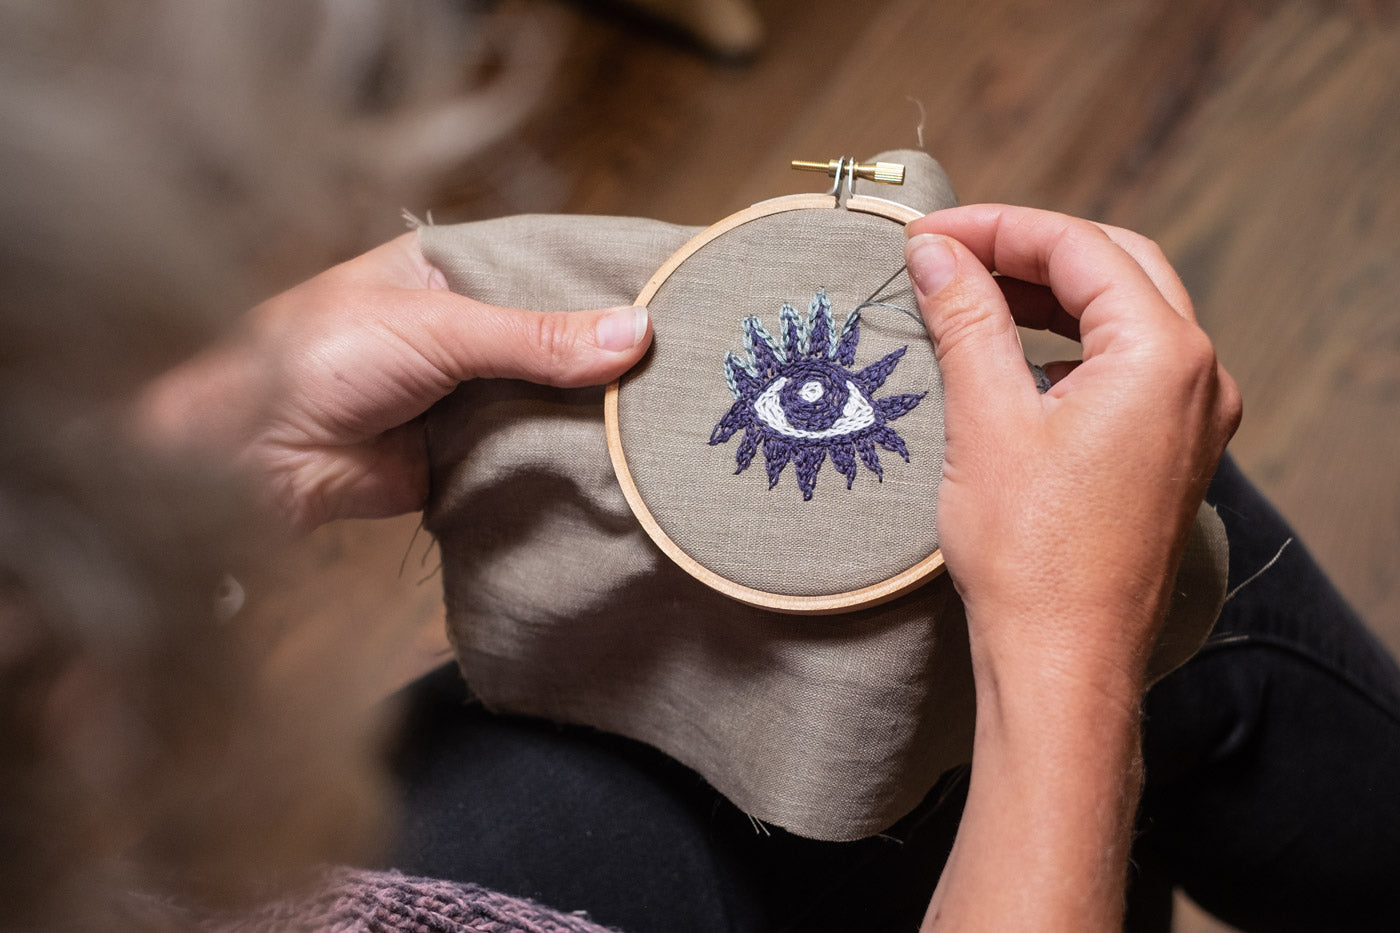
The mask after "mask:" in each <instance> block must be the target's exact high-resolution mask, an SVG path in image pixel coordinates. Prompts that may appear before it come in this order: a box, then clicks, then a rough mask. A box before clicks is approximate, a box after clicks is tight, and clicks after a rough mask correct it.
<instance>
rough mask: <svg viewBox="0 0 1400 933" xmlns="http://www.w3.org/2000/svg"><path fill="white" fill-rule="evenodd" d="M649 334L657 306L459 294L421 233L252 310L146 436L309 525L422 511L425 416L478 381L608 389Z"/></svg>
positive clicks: (179, 385)
mask: <svg viewBox="0 0 1400 933" xmlns="http://www.w3.org/2000/svg"><path fill="white" fill-rule="evenodd" d="M649 340H650V330H649V327H648V320H647V316H646V311H645V309H636V308H630V307H629V308H615V309H610V310H599V311H575V312H569V313H563V312H559V313H541V312H534V311H521V310H517V309H512V308H500V307H493V306H490V305H485V304H482V303H480V302H477V301H473V300H472V299H470V298H466V297H463V296H460V295H456V294H453V293H452V292H450V291H448V290H447V283H446V281H445V280H444V278H443V276H442V273H441V272H439V271H438V270H437V269H434V268H433V267H432V266H431V265H429V264H428V262H427V260H425V259H424V258H423V255H422V253H421V252H420V251H419V249H418V244H417V239H416V237H415V236H414V235H413V234H405V235H404V236H401V237H399V238H398V239H395V240H393V241H391V242H389V243H386V244H385V245H383V246H381V247H379V248H378V249H374V250H371V251H370V252H368V253H365V254H364V255H362V256H360V257H358V258H356V259H352V260H350V261H349V262H346V263H343V264H341V265H339V266H336V267H335V268H333V269H330V270H328V271H326V272H324V273H322V274H320V275H318V276H316V277H315V278H313V279H311V280H309V281H307V282H305V283H303V284H301V285H299V286H297V287H296V288H293V289H291V290H289V291H287V292H284V293H282V294H280V295H277V296H276V297H274V298H271V299H269V300H268V301H266V302H264V303H263V304H262V305H260V306H258V307H257V308H255V309H254V310H253V311H252V312H251V313H250V314H249V315H248V319H247V320H246V321H245V322H244V324H243V326H242V328H241V329H240V331H239V332H238V333H237V334H235V335H234V336H233V338H232V339H230V340H228V341H226V342H224V343H222V344H220V345H218V346H216V347H214V348H212V349H211V350H210V351H208V352H207V353H205V354H204V355H202V356H200V357H198V358H196V359H194V360H192V361H191V362H189V363H187V364H185V365H184V366H181V367H179V368H177V369H176V370H174V371H173V372H171V373H169V374H167V375H165V376H164V377H162V378H161V379H159V380H157V381H156V382H155V383H154V384H153V385H152V386H151V387H149V388H148V390H147V391H146V392H145V394H144V397H143V398H142V400H141V402H140V405H139V408H140V412H139V415H138V421H139V423H140V426H141V429H142V430H143V432H144V433H145V434H146V435H147V437H148V438H150V439H152V440H154V441H156V442H157V443H161V444H163V445H165V446H167V447H172V448H179V449H183V450H184V451H186V452H191V453H193V452H196V451H197V452H199V453H201V454H203V455H204V456H207V457H211V458H215V459H218V458H221V457H233V458H236V460H237V462H238V466H239V467H240V469H241V470H242V471H243V472H245V473H246V474H247V475H249V476H250V477H251V478H252V480H253V482H254V483H255V484H256V485H257V486H258V487H259V488H261V489H262V490H263V491H265V492H266V493H267V495H268V496H269V498H270V499H271V500H272V501H273V502H274V504H275V505H277V506H278V507H280V508H281V509H282V510H284V511H285V512H286V514H287V515H288V516H289V518H290V519H291V520H292V522H293V523H294V524H295V525H297V526H299V527H302V528H311V527H315V526H316V525H318V524H321V523H322V522H325V521H329V520H331V519H334V518H349V517H360V518H371V517H381V516H388V515H395V514H398V513H401V512H407V511H412V510H414V509H417V508H420V507H421V506H422V505H423V502H424V499H425V497H426V495H427V491H428V467H427V456H426V449H425V444H424V437H423V428H422V422H421V419H420V417H419V416H421V415H422V414H423V413H424V412H425V411H426V410H427V409H428V408H429V407H430V406H431V405H432V404H433V403H434V402H437V401H438V400H439V399H441V398H443V397H444V396H446V395H447V394H448V393H449V392H451V391H452V390H453V389H454V388H455V387H456V386H457V384H458V383H460V382H462V381H464V380H467V379H473V378H479V377H486V378H492V377H504V378H515V379H527V380H530V381H532V382H539V383H545V384H549V385H557V386H566V387H568V386H584V385H596V384H600V383H604V382H608V381H610V380H612V379H614V378H616V377H617V376H619V375H621V374H622V373H623V372H624V371H625V370H627V369H628V368H629V367H630V366H632V365H633V364H634V363H636V362H637V360H638V359H640V358H641V356H642V354H643V352H645V350H646V347H647V344H648V342H649Z"/></svg>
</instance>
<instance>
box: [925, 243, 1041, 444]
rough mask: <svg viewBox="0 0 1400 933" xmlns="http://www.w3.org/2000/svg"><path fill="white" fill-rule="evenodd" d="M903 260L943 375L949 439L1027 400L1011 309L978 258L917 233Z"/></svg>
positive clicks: (1027, 380)
mask: <svg viewBox="0 0 1400 933" xmlns="http://www.w3.org/2000/svg"><path fill="white" fill-rule="evenodd" d="M905 260H906V262H907V263H908V266H909V278H910V280H911V281H912V282H913V284H914V293H915V296H916V297H917V298H918V302H919V309H920V310H921V311H922V312H923V316H924V322H925V323H926V324H927V325H928V329H929V335H930V336H931V337H932V338H933V344H934V350H935V352H936V353H937V356H938V363H939V367H940V369H941V370H942V372H943V393H944V406H945V420H946V423H947V426H948V430H949V432H950V434H951V432H953V431H955V430H966V429H967V428H966V427H965V426H967V425H978V424H982V423H983V422H985V421H995V420H996V417H995V415H996V414H997V413H998V412H1001V411H1005V408H1004V406H1008V405H1009V406H1015V405H1017V404H1024V403H1029V402H1031V401H1033V400H1034V399H1035V397H1036V392H1035V381H1034V379H1033V378H1032V376H1031V374H1030V371H1029V369H1028V368H1027V367H1026V360H1025V355H1024V354H1023V352H1022V350H1021V341H1020V338H1019V337H1018V336H1017V334H1016V323H1015V321H1014V320H1012V317H1011V310H1010V309H1009V308H1008V307H1007V305H1006V300H1005V299H1004V298H1003V297H1002V294H1001V290H1000V289H999V288H998V287H997V283H996V281H995V280H994V279H993V278H992V276H991V275H990V274H989V273H988V272H987V270H986V269H985V268H983V266H982V264H981V263H980V262H978V261H977V257H975V256H973V255H972V254H971V253H970V252H968V251H967V250H966V249H965V248H963V247H962V246H961V245H960V244H959V243H957V242H956V241H955V240H952V239H951V238H949V237H942V236H931V235H922V236H915V237H913V238H911V239H910V240H909V242H908V243H907V244H906V245H905ZM989 416H990V417H989Z"/></svg>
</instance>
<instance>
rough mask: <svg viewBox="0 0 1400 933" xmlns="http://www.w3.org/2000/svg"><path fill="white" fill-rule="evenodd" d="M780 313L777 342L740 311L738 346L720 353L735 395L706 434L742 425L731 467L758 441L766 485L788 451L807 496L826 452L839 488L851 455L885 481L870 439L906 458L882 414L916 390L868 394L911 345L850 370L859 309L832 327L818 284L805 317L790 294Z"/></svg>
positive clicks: (905, 408)
mask: <svg viewBox="0 0 1400 933" xmlns="http://www.w3.org/2000/svg"><path fill="white" fill-rule="evenodd" d="M779 316H780V318H781V321H782V338H783V339H782V341H781V342H779V341H778V340H776V339H775V338H774V337H773V335H772V334H770V333H769V332H768V331H767V330H766V329H764V326H763V322H762V321H760V320H759V319H758V318H757V317H746V318H744V322H743V329H744V347H745V351H744V354H743V355H742V356H741V355H739V354H737V353H733V352H731V353H729V354H728V355H727V356H726V357H725V360H724V375H725V380H726V381H727V382H728V383H729V391H730V392H732V393H733V394H734V399H735V401H734V405H733V406H732V407H731V408H730V409H729V411H728V412H727V413H726V414H725V416H724V417H723V418H721V419H720V421H719V424H717V425H715V429H714V431H713V432H712V433H711V434H710V444H711V445H715V444H723V443H725V442H726V441H728V440H729V439H730V438H731V437H733V436H734V435H735V434H737V433H738V432H740V431H743V432H744V434H743V438H742V439H741V440H740V441H739V448H738V450H737V451H736V452H735V455H734V461H735V463H736V464H738V469H736V470H735V471H734V472H735V473H736V474H738V473H742V472H744V470H746V469H748V467H749V464H750V463H752V462H753V457H754V454H755V453H756V452H757V451H758V447H759V444H760V443H761V444H762V445H763V460H764V466H765V467H766V469H767V471H768V488H769V489H772V488H773V487H774V486H776V485H778V478H779V477H780V476H781V475H782V472H783V467H785V466H787V464H788V462H789V461H791V462H792V463H793V470H794V472H796V474H797V485H798V488H800V489H801V490H802V498H803V499H804V500H806V499H811V498H812V492H813V490H814V489H815V488H816V484H817V471H818V470H820V469H821V465H822V463H823V462H824V461H825V460H826V458H827V457H830V458H831V463H832V466H834V467H835V468H836V469H837V471H838V472H840V473H841V474H842V475H843V476H845V477H846V488H847V489H850V488H851V486H852V484H853V483H854V482H855V480H856V472H857V467H856V459H857V458H859V459H860V462H861V463H863V464H865V468H866V469H867V470H869V471H870V472H872V473H874V474H875V476H876V478H878V479H879V480H880V481H881V482H884V478H885V471H884V468H883V467H882V466H881V465H880V457H879V455H878V453H877V452H876V449H875V448H876V447H883V448H884V449H886V450H889V451H892V452H894V453H897V454H899V455H900V456H901V457H903V458H904V460H905V462H906V463H907V462H908V460H909V449H908V448H907V447H906V446H905V443H904V439H903V438H902V437H900V436H899V435H898V434H897V433H896V432H895V431H894V429H893V428H891V427H890V426H889V422H891V421H893V420H895V419H896V418H898V417H900V416H901V415H904V414H906V413H908V412H910V411H912V410H913V409H914V406H916V405H918V404H919V401H920V400H921V399H922V398H923V397H924V393H922V392H921V393H919V394H917V395H890V396H886V397H885V398H880V399H877V398H875V397H874V396H875V392H876V391H877V390H879V388H880V387H881V386H883V385H884V384H885V380H886V379H888V378H889V376H890V373H892V372H894V368H895V367H896V366H897V365H899V361H900V359H901V358H902V357H903V356H904V353H905V351H906V350H908V349H909V348H908V347H900V348H899V349H898V350H895V351H894V352H893V353H890V354H888V355H887V356H885V357H883V358H882V359H879V360H877V361H875V362H874V363H871V364H870V365H869V366H867V367H865V368H864V369H861V370H859V371H857V372H853V371H852V370H851V367H853V366H854V365H855V357H856V347H857V345H858V344H859V343H860V309H858V308H857V309H856V310H854V311H852V312H851V313H850V314H848V315H846V320H845V323H844V324H842V326H841V329H840V331H839V333H838V332H836V330H835V326H834V324H835V322H834V320H833V318H832V315H831V301H830V300H829V299H828V298H827V296H826V292H825V291H818V292H817V294H816V297H814V298H813V299H812V303H811V306H810V307H809V308H808V309H807V315H806V317H805V318H803V317H802V315H800V314H799V313H798V312H797V311H796V310H794V309H793V307H792V305H790V304H784V305H783V307H782V310H781V311H780V312H779Z"/></svg>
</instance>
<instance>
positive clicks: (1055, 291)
mask: <svg viewBox="0 0 1400 933" xmlns="http://www.w3.org/2000/svg"><path fill="white" fill-rule="evenodd" d="M909 235H910V237H911V239H910V241H909V244H908V259H909V270H910V276H911V278H912V279H913V281H914V285H915V290H916V292H917V294H918V296H919V302H920V307H921V308H922V311H923V314H924V318H925V321H926V322H927V324H928V326H929V332H930V334H931V335H932V337H933V341H934V345H935V348H936V351H937V354H938V360H939V364H940V366H941V368H942V370H943V377H944V391H945V405H946V409H945V426H946V431H947V450H946V454H945V457H946V459H945V464H944V477H943V483H942V486H941V487H940V491H939V501H938V523H939V529H938V530H939V541H940V544H941V546H942V549H943V554H944V557H945V559H946V560H947V565H948V572H949V574H950V576H951V577H952V579H953V582H954V583H955V584H956V586H957V588H958V592H959V593H960V594H961V596H962V597H963V599H964V602H965V603H966V605H967V608H968V614H969V618H970V620H971V621H972V638H973V650H974V661H975V662H982V661H985V662H989V663H990V662H995V663H996V664H998V665H1007V666H1009V667H1010V668H1020V667H1022V666H1026V665H1029V666H1031V667H1033V668H1036V669H1039V670H1041V671H1044V670H1045V669H1046V668H1047V667H1048V668H1050V669H1055V670H1060V671H1062V672H1064V673H1065V674H1067V675H1069V676H1071V677H1088V678H1093V679H1095V680H1096V681H1099V682H1101V683H1102V684H1103V685H1105V686H1113V685H1117V686H1118V687H1119V688H1121V689H1125V690H1128V691H1129V692H1130V694H1131V693H1133V692H1135V691H1139V690H1140V689H1141V688H1142V684H1141V679H1142V677H1143V676H1144V671H1145V667H1146V660H1147V656H1148V653H1149V652H1150V649H1151V646H1152V643H1153V640H1154V637H1155V635H1156V630H1157V627H1158V626H1159V625H1160V622H1161V620H1162V617H1163V616H1164V614H1165V609H1166V606H1167V602H1168V599H1169V596H1170V590H1169V587H1170V585H1171V582H1172V580H1173V578H1174V576H1175V572H1176V567H1177V563H1178V562H1179V560H1180V554H1181V550H1182V547H1183V545H1184V542H1185V539H1186V535H1187V533H1188V531H1189V529H1190V526H1191V522H1192V519H1193V517H1194V515H1195V512H1196V509H1197V507H1198V506H1199V504H1200V502H1201V499H1202V497H1203V495H1204V493H1205V488H1206V485H1207V483H1208V482H1209V480H1210V477H1211V475H1212V473H1213V472H1214V469H1215V465H1216V462H1217V461H1218V460H1219V458H1220V456H1221V454H1222V452H1223V451H1224V448H1225V444H1226V442H1227V441H1228V440H1229V438H1230V436H1231V435H1232V434H1233V433H1234V430H1235V428H1236V426H1237V425H1238V423H1239V418H1240V396H1239V392H1238V390H1237V389H1236V387H1235V383H1234V381H1233V380H1232V379H1231V378H1230V376H1229V375H1228V374H1227V373H1226V372H1225V370H1224V369H1223V368H1222V367H1221V366H1220V364H1219V362H1218V361H1217V360H1216V357H1215V353H1214V351H1213V350H1212V348H1211V344H1210V341H1209V340H1208V339H1207V337H1206V335H1205V333H1204V332H1203V331H1202V330H1201V328H1200V327H1199V326H1198V325H1197V323H1196V319H1195V314H1194V311H1193V309H1192V306H1191V300H1190V298H1189V297H1188V296H1187V294H1186V290H1185V288H1184V287H1183V286H1182V284H1181V281H1180V280H1179V279H1178V278H1177V276H1176V273H1175V272H1174V271H1173V270H1172V268H1171V266H1170V265H1169V264H1168V263H1167V261H1166V259H1165V257H1164V256H1163V255H1162V252H1161V250H1159V249H1158V248H1157V246H1156V244H1154V243H1152V241H1150V240H1148V239H1146V238H1145V237H1142V236H1139V235H1138V234H1135V233H1131V232H1129V231H1127V230H1122V229H1118V228H1113V227H1105V226H1100V225H1097V224H1093V223H1090V222H1088V221H1085V220H1077V219H1074V218H1071V217H1067V216H1064V215H1061V214H1052V213H1049V212H1045V211H1036V210H1030V209H1027V208H1015V207H1005V206H996V205H979V206H969V207H961V208H954V209H951V210H945V211H939V212H937V213H934V214H930V215H928V216H927V217H924V218H922V219H920V220H917V221H915V222H914V223H912V224H910V225H909ZM989 270H996V271H997V272H998V273H999V274H1000V276H1001V277H1000V278H994V277H993V276H992V275H991V273H990V271H989ZM1017 324H1020V325H1022V326H1027V327H1035V328H1042V329H1043V328H1049V329H1051V330H1053V331H1056V332H1058V333H1061V334H1063V335H1065V336H1068V337H1071V338H1075V339H1078V340H1080V342H1081V343H1082V344H1083V354H1084V359H1083V362H1082V363H1081V364H1078V365H1074V366H1071V365H1069V364H1061V365H1057V366H1052V367H1050V372H1051V375H1052V377H1054V376H1059V377H1060V378H1059V379H1058V380H1057V381H1055V384H1054V385H1053V387H1052V388H1051V389H1050V391H1049V392H1047V393H1046V394H1044V395H1040V394H1038V393H1037V391H1036V388H1035V385H1034V383H1033V380H1032V378H1031V376H1030V375H1029V373H1028V372H1027V369H1026V365H1025V361H1024V356H1023V354H1022V350H1021V346H1020V342H1019V340H1018V338H1017V336H1016V330H1015V327H1016V325H1017ZM1123 699H1125V700H1126V701H1127V702H1130V703H1132V704H1134V705H1135V704H1136V703H1137V700H1138V699H1139V697H1138V696H1136V695H1129V696H1125V697H1124V698H1123Z"/></svg>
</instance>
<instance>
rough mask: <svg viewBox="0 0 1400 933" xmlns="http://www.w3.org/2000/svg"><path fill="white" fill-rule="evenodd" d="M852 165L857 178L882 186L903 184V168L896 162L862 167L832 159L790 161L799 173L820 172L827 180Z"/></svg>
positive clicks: (847, 160)
mask: <svg viewBox="0 0 1400 933" xmlns="http://www.w3.org/2000/svg"><path fill="white" fill-rule="evenodd" d="M853 165H854V170H855V173H856V177H857V178H864V179H867V180H868V181H878V182H880V183H881V184H884V185H902V184H904V166H903V165H901V164H899V163H898V162H876V163H874V164H873V165H862V164H860V163H858V162H856V161H855V160H854V159H832V160H831V161H830V162H803V161H801V160H798V159H793V160H792V167H793V168H795V169H797V170H798V171H799V172H821V173H822V174H824V175H826V176H827V177H828V178H835V177H837V176H838V175H842V174H845V173H846V172H849V171H851V170H852V166H853Z"/></svg>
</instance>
